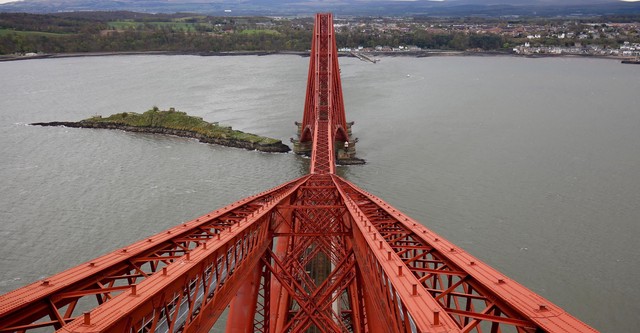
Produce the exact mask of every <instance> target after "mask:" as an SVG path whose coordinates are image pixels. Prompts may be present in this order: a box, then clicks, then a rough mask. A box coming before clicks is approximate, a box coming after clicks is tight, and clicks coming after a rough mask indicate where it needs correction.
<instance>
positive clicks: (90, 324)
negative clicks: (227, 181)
mask: <svg viewBox="0 0 640 333" xmlns="http://www.w3.org/2000/svg"><path fill="white" fill-rule="evenodd" d="M339 73H340V71H339V66H338V59H337V51H336V45H335V38H334V36H333V19H332V16H331V14H318V15H317V16H316V26H315V27H314V36H313V42H312V55H311V59H310V65H309V79H308V86H307V96H306V102H305V109H304V116H303V124H302V125H301V126H302V128H303V130H302V133H303V134H302V135H301V141H302V140H308V141H310V142H312V144H313V148H312V159H311V168H310V175H308V176H305V177H301V178H299V179H296V180H293V181H290V182H288V183H285V184H283V185H281V186H278V187H276V188H274V189H272V190H269V191H266V192H263V193H260V194H257V195H254V196H251V197H249V198H246V199H243V200H240V201H238V202H236V203H234V204H231V205H229V206H227V207H224V208H222V209H219V210H216V211H213V212H211V213H209V214H206V215H204V216H201V217H199V218H197V219H195V220H192V221H188V222H186V223H184V224H182V225H179V226H176V227H174V228H171V229H168V230H166V231H165V232H162V233H159V234H157V235H154V236H151V237H149V238H147V239H145V240H142V241H140V242H137V243H135V244H132V245H130V246H128V247H126V248H123V249H120V250H117V251H115V252H112V253H110V254H107V255H105V256H102V257H100V258H97V259H95V260H92V261H90V262H88V263H85V264H82V265H80V266H78V267H75V268H72V269H70V270H67V271H65V272H62V273H59V274H57V275H55V276H52V277H50V278H48V279H46V280H43V281H39V282H37V283H33V284H31V285H28V286H26V287H23V288H21V289H18V290H15V291H13V292H10V293H8V294H5V295H2V296H0V332H34V331H37V330H38V329H48V330H47V331H49V332H50V331H57V332H78V333H80V332H84V333H88V332H118V333H123V332H125V333H146V332H162V333H164V332H172V333H173V332H199V333H205V332H209V329H210V328H211V327H212V326H213V325H214V323H215V322H216V321H217V320H218V319H219V318H220V316H221V314H222V313H223V311H224V310H225V309H226V308H227V307H228V306H229V305H230V310H229V315H228V320H227V325H226V331H227V332H228V333H248V332H278V333H279V332H313V333H315V332H371V333H377V332H385V333H386V332H394V333H395V332H402V333H409V332H411V333H418V332H491V333H494V332H518V333H525V332H526V333H530V332H595V330H594V329H592V328H590V327H589V326H587V325H586V324H584V323H582V322H580V321H579V320H577V319H575V318H574V317H572V316H571V315H569V314H567V313H566V312H564V311H563V310H562V309H560V308H559V307H557V306H555V305H553V304H552V303H551V302H549V301H548V300H545V299H544V298H542V297H541V296H539V295H536V294H535V293H533V292H531V291H530V290H528V289H526V288H525V287H523V286H521V285H519V284H518V283H516V282H515V281H513V280H510V279H509V278H507V277H505V276H504V275H502V274H500V273H499V272H497V271H496V270H494V269H493V268H491V267H489V266H488V265H486V264H484V263H482V262H481V261H479V260H477V259H476V258H474V257H473V256H471V255H469V254H468V253H466V252H465V251H464V250H462V249H461V248H459V247H457V246H455V245H453V244H452V243H450V242H449V241H447V240H445V239H444V238H442V237H441V236H438V235H437V234H435V233H434V232H433V231H431V230H429V229H427V228H426V227H424V226H422V225H421V224H420V223H418V222H416V221H414V220H413V219H411V218H409V217H408V216H406V215H404V214H402V213H401V212H400V211H398V210H397V209H395V208H393V207H391V206H390V205H388V204H387V203H385V202H384V201H382V200H381V199H379V198H377V197H375V196H374V195H372V194H370V193H367V192H365V191H363V190H361V189H359V188H357V187H356V186H355V185H353V184H351V183H349V182H347V181H346V180H344V179H342V178H340V177H338V176H336V175H335V161H334V160H335V159H334V155H335V153H334V148H335V144H336V141H338V142H341V141H347V140H348V136H347V131H346V130H345V129H346V124H345V116H344V106H343V102H342V87H341V83H340V74H339ZM37 332H40V331H37Z"/></svg>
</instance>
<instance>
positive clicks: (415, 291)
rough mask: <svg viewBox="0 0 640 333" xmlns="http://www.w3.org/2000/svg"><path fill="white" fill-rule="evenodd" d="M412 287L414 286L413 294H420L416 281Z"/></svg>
mask: <svg viewBox="0 0 640 333" xmlns="http://www.w3.org/2000/svg"><path fill="white" fill-rule="evenodd" d="M412 287H413V293H412V295H413V296H416V295H418V285H417V284H415V283H414V284H413V285H412Z"/></svg>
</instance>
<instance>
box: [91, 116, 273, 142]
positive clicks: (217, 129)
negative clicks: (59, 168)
mask: <svg viewBox="0 0 640 333" xmlns="http://www.w3.org/2000/svg"><path fill="white" fill-rule="evenodd" d="M82 122H100V123H114V124H121V125H128V126H135V127H160V128H169V129H176V130H183V131H191V132H195V133H199V134H202V135H205V136H208V137H211V138H218V139H231V140H238V141H244V142H251V143H255V144H259V145H270V144H275V143H278V142H280V140H276V139H272V138H267V137H263V136H259V135H255V134H251V133H245V132H242V131H237V130H233V129H231V127H227V126H219V125H218V124H217V123H213V124H212V123H208V122H206V121H204V120H202V118H200V117H192V116H189V115H187V114H186V113H185V112H180V111H175V110H174V109H173V108H170V109H169V111H161V110H159V109H158V108H157V107H153V109H151V110H149V111H147V112H145V113H143V114H140V113H135V112H124V113H117V114H114V115H111V116H109V117H106V118H103V117H102V116H95V117H92V118H89V119H85V120H83V121H82Z"/></svg>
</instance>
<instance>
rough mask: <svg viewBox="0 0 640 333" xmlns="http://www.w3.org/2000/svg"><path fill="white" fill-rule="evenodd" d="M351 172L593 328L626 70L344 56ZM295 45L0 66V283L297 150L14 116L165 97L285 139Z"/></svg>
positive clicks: (136, 108) (639, 124)
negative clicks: (354, 149) (279, 49)
mask: <svg viewBox="0 0 640 333" xmlns="http://www.w3.org/2000/svg"><path fill="white" fill-rule="evenodd" d="M340 63H341V68H342V77H343V89H344V95H345V103H346V108H347V118H348V119H349V120H355V122H356V124H355V125H354V127H353V130H354V134H355V136H357V137H359V138H360V142H359V143H358V151H359V155H360V157H363V158H365V159H367V161H368V164H367V165H365V166H358V167H349V168H340V170H339V172H340V174H341V175H343V176H344V177H346V178H347V179H349V180H351V181H353V182H355V183H356V184H358V185H359V186H361V187H362V188H364V189H366V190H368V191H370V192H372V193H374V194H376V195H378V196H380V197H382V198H383V199H385V200H386V201H388V202H389V203H391V204H393V205H394V206H396V207H397V208H400V209H401V210H402V211H404V212H405V213H407V214H409V215H410V216H412V217H414V218H416V219H418V220H419V221H421V222H422V223H423V224H425V225H426V226H428V227H429V228H431V229H433V230H434V231H436V232H438V233H440V234H441V235H443V236H444V237H446V238H448V239H449V240H451V241H453V242H454V243H456V244H458V245H459V246H461V247H463V248H464V249H466V250H468V251H469V252H470V253H472V254H474V255H475V256H477V257H478V258H479V259H481V260H483V261H485V262H486V263H488V264H490V265H492V266H494V267H495V268H497V269H498V270H500V271H502V272H503V273H505V274H506V275H507V276H509V277H511V278H513V279H515V280H517V281H518V282H520V283H521V284H524V285H525V286H527V287H529V288H530V289H532V290H533V291H535V292H537V293H540V294H541V295H543V296H544V297H546V298H548V299H550V300H551V301H552V302H554V303H556V304H558V305H560V306H561V307H563V308H564V309H566V310H567V311H568V312H569V313H571V314H573V315H575V316H576V317H578V318H580V319H581V320H583V321H585V322H587V323H588V324H590V325H592V326H594V327H595V328H597V329H599V330H602V331H606V332H632V331H634V330H635V329H636V327H635V325H634V324H633V321H632V320H629V318H633V317H634V316H635V315H636V314H637V313H638V312H639V311H640V306H639V305H638V303H637V299H640V288H637V282H638V281H640V260H639V259H638V258H640V250H639V246H638V241H637V239H638V236H639V235H640V135H639V133H640V94H638V92H639V91H640V66H631V65H622V64H620V63H619V62H617V61H613V60H599V59H568V58H562V59H560V58H558V59H522V58H512V57H488V58H485V57H434V58H421V59H414V58H383V59H382V61H381V62H380V63H378V64H376V65H373V64H370V63H364V62H360V61H358V60H355V59H349V58H341V59H340ZM307 65H308V58H301V57H297V56H268V57H254V56H243V57H193V56H113V57H101V58H71V59H56V60H31V61H20V62H10V63H0V78H1V81H0V187H1V188H2V192H1V193H2V194H1V196H0V293H5V292H8V291H10V290H12V289H15V288H18V287H21V286H23V285H25V284H28V283H30V282H33V281H35V280H37V279H41V278H43V277H46V276H49V275H52V274H55V273H57V272H59V271H61V270H63V269H66V268H69V267H73V266H75V265H77V264H79V263H82V262H84V261H87V260H90V259H92V258H94V257H97V256H99V255H101V254H104V253H106V252H108V251H111V250H114V249H116V248H119V247H122V246H124V245H127V244H129V243H132V242H134V241H137V240H139V239H142V238H143V237H145V236H148V235H151V234H154V233H157V232H160V231H162V230H164V229H166V228H168V227H171V226H173V225H175V224H178V223H180V222H182V221H185V220H188V219H191V218H194V217H196V216H200V215H202V214H204V213H206V212H209V211H211V210H214V209H216V208H218V207H221V206H224V205H226V204H228V203H231V202H233V201H235V200H238V199H240V198H243V197H246V196H248V195H250V194H253V193H256V192H260V191H263V190H265V189H267V188H270V187H273V186H276V185H279V184H280V183H283V182H284V181H287V180H290V179H293V178H295V177H298V176H300V175H303V174H305V173H306V170H307V167H308V160H306V159H303V158H299V157H297V156H295V155H293V154H264V153H258V152H252V151H245V150H240V149H234V148H226V147H218V146H211V145H205V144H200V143H197V142H196V141H193V140H188V139H182V138H174V137H161V136H154V135H144V134H133V133H126V132H120V131H106V130H86V129H70V128H45V127H33V126H28V125H27V124H28V123H31V122H39V121H53V120H69V121H74V120H80V119H84V118H87V117H90V116H92V115H96V114H102V115H109V114H112V113H116V112H125V111H126V112H142V111H145V110H147V109H149V108H151V107H152V106H154V105H155V106H158V107H160V108H163V109H167V108H169V107H175V108H176V109H178V110H182V111H186V112H188V113H190V114H192V115H197V116H201V117H203V118H204V119H205V120H208V121H218V122H220V123H221V124H227V125H232V126H233V127H234V128H236V129H240V130H244V131H248V132H253V133H257V134H261V135H266V136H271V137H276V138H281V139H282V140H283V141H285V142H288V139H289V138H290V137H292V136H294V134H295V126H294V124H293V122H294V121H295V120H300V119H301V117H302V106H303V103H304V93H305V85H306V75H307Z"/></svg>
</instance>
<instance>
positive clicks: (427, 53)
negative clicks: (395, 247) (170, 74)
mask: <svg viewBox="0 0 640 333" xmlns="http://www.w3.org/2000/svg"><path fill="white" fill-rule="evenodd" d="M362 53H364V54H367V55H372V56H384V57H412V58H426V57H445V56H475V57H486V56H510V57H522V58H600V59H613V60H628V59H629V57H618V56H601V55H589V54H541V53H537V54H526V55H521V54H515V53H512V52H507V51H446V50H423V51H401V52H395V51H371V52H362ZM123 55H192V56H200V57H229V56H267V55H297V56H301V57H308V56H309V52H307V51H229V52H181V51H140V52H131V51H123V52H86V53H47V54H38V55H32V56H15V55H10V56H7V55H0V62H7V61H21V60H33V59H62V58H82V57H109V56H123ZM339 56H340V57H354V56H353V55H352V54H350V53H348V52H340V53H339Z"/></svg>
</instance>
